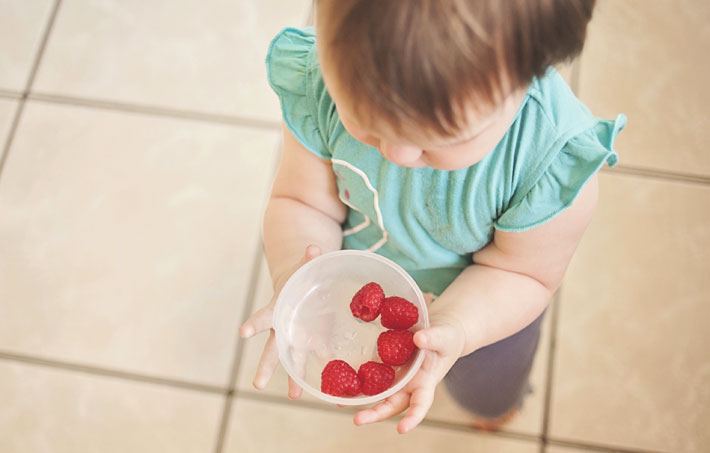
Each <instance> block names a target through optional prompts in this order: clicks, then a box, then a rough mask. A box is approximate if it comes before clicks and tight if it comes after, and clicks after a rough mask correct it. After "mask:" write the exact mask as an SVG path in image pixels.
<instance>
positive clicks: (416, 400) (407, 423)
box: [397, 387, 434, 434]
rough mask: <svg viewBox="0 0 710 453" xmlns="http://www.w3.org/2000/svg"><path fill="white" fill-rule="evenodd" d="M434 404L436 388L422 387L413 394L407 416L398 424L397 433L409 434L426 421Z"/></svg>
mask: <svg viewBox="0 0 710 453" xmlns="http://www.w3.org/2000/svg"><path fill="white" fill-rule="evenodd" d="M433 402H434V387H420V388H418V389H417V390H415V391H414V393H412V397H411V398H410V400H409V410H408V411H407V414H406V415H405V416H404V418H402V420H400V422H399V423H398V424H397V432H398V433H400V434H404V433H407V432H409V431H411V430H413V429H414V428H416V426H417V425H418V424H419V423H421V422H422V420H424V417H425V416H426V413H427V412H428V411H429V409H430V408H431V405H432V403H433Z"/></svg>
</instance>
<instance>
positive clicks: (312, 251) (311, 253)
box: [301, 244, 321, 264]
mask: <svg viewBox="0 0 710 453" xmlns="http://www.w3.org/2000/svg"><path fill="white" fill-rule="evenodd" d="M320 254H321V250H320V247H318V246H317V245H313V244H311V245H309V246H308V247H306V251H305V253H304V254H303V260H302V262H301V264H305V263H307V262H309V261H310V260H312V259H313V258H315V257H317V256H318V255H320Z"/></svg>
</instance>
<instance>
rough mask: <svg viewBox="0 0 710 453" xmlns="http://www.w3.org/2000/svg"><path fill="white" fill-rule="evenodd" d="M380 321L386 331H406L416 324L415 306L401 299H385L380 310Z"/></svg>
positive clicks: (416, 311)
mask: <svg viewBox="0 0 710 453" xmlns="http://www.w3.org/2000/svg"><path fill="white" fill-rule="evenodd" d="M380 315H381V318H380V321H382V325H383V326H384V327H387V328H388V329H396V330H406V329H409V328H410V327H412V326H413V325H414V324H416V323H417V320H418V319H419V310H418V309H417V306H416V305H414V304H413V303H411V302H410V301H408V300H407V299H405V298H403V297H397V296H393V297H387V298H385V300H384V301H383V302H382V307H381V308H380Z"/></svg>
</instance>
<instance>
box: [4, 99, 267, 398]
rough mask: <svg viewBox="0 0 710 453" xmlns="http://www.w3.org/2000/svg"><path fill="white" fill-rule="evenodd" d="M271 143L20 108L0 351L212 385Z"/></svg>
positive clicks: (235, 131)
mask: <svg viewBox="0 0 710 453" xmlns="http://www.w3.org/2000/svg"><path fill="white" fill-rule="evenodd" d="M278 139H279V137H278V133H277V132H276V131H273V132H272V131H263V130H253V129H245V128H236V127H228V126H216V125H209V124H206V123H200V122H192V121H184V120H175V119H166V118H157V117H151V116H143V115H134V114H125V113H115V112H107V111H100V110H93V109H88V108H83V107H67V106H57V105H52V104H44V103H39V102H30V103H28V105H27V106H26V110H25V112H24V114H23V119H22V122H21V124H20V126H19V129H18V132H17V135H16V137H15V141H14V143H13V147H12V149H11V151H10V155H9V158H8V160H7V162H6V166H5V169H4V172H3V175H2V183H1V184H0V212H3V213H4V214H3V215H2V216H0V300H2V301H3V303H2V304H0V349H5V350H10V351H13V352H17V353H23V354H37V355H41V356H47V357H51V358H54V359H61V360H68V361H76V362H80V363H88V364H92V365H96V366H105V367H111V368H116V369H121V370H126V371H131V372H138V373H147V374H151V375H158V376H164V377H171V378H179V379H186V380H190V381H196V382H202V383H207V384H214V385H226V380H227V376H228V373H229V367H230V363H231V360H232V354H233V349H234V343H235V337H236V329H237V324H238V321H239V316H240V314H241V311H242V308H241V307H242V306H243V305H242V304H243V303H244V300H243V299H244V297H245V295H246V288H247V285H248V283H249V278H250V275H251V270H252V269H251V267H252V263H253V255H254V253H255V252H256V247H257V246H258V241H257V237H258V231H259V223H260V217H261V210H262V209H263V203H264V199H265V195H266V190H267V187H268V180H269V179H270V177H271V171H272V168H273V158H274V154H275V152H274V151H275V149H276V145H277V143H278Z"/></svg>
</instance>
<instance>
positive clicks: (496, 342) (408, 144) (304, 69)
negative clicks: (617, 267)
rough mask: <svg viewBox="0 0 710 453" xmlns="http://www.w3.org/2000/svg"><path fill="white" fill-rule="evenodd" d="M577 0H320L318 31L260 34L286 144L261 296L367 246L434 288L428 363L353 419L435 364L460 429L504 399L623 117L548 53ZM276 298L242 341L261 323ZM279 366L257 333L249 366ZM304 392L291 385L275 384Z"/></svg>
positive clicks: (585, 5)
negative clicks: (597, 106) (256, 354)
mask: <svg viewBox="0 0 710 453" xmlns="http://www.w3.org/2000/svg"><path fill="white" fill-rule="evenodd" d="M593 6H594V0H411V1H398V0H320V1H318V2H317V5H316V29H315V31H314V30H313V29H310V28H304V29H297V28H288V29H285V30H283V31H282V32H281V33H279V34H278V35H277V36H276V37H275V38H274V40H273V42H272V43H271V47H270V48H269V52H268V56H267V70H268V78H269V83H270V84H271V86H272V88H273V89H274V91H275V92H276V94H277V95H278V97H279V99H280V102H281V107H282V111H283V122H284V127H283V152H282V155H281V161H280V165H279V168H278V172H277V176H276V179H275V181H274V184H273V188H272V192H271V198H270V201H269V204H268V208H267V210H266V213H265V216H264V248H265V253H266V258H267V261H268V265H269V270H270V274H271V277H272V280H273V285H274V292H275V294H276V295H278V293H279V291H280V289H281V287H282V286H283V284H284V282H285V281H286V280H287V279H288V278H289V276H290V275H291V274H292V273H293V272H294V271H295V270H296V269H298V268H299V266H301V265H302V264H303V263H305V262H306V261H308V260H309V259H312V258H313V257H314V256H317V255H318V254H320V253H324V252H329V251H334V250H339V249H341V248H347V249H361V250H369V251H372V252H375V253H378V254H381V255H383V256H385V257H387V258H390V259H392V260H394V261H395V262H397V263H398V264H400V265H401V266H402V267H403V268H404V269H406V270H407V271H408V272H409V273H410V274H411V276H412V277H413V278H414V279H415V280H416V282H417V283H418V285H419V286H420V287H421V288H422V290H423V291H425V292H428V293H431V294H433V295H434V297H435V298H436V300H435V301H434V302H433V303H432V304H431V306H430V316H431V326H430V327H429V328H427V329H424V330H421V331H419V332H417V333H416V334H415V336H414V342H415V344H416V345H417V346H418V347H419V348H420V349H423V350H425V354H426V355H425V361H424V363H423V365H422V367H421V369H420V370H419V372H418V374H417V375H416V376H415V377H414V379H413V380H412V381H411V382H410V383H409V384H408V385H407V386H406V387H405V388H404V389H403V390H401V391H399V392H398V393H396V394H394V395H392V396H391V397H389V398H387V399H386V400H384V401H382V402H380V403H379V404H377V405H375V406H374V407H372V408H368V409H363V410H361V411H359V412H358V413H357V414H356V415H355V418H354V422H355V424H357V425H360V424H365V423H373V422H378V421H381V420H384V419H386V418H389V417H392V416H395V415H398V414H400V413H402V412H405V411H406V412H405V414H404V416H403V417H402V419H401V420H400V421H399V424H398V425H397V430H398V431H399V432H400V433H404V432H407V431H410V430H411V429H413V428H414V427H415V426H417V424H419V423H420V422H421V421H422V419H423V418H424V417H425V415H426V412H427V411H428V410H429V408H430V407H431V404H432V401H433V398H434V391H435V388H436V386H437V385H438V384H439V383H440V382H441V381H442V380H443V381H444V383H445V385H446V386H447V388H448V391H449V393H450V394H451V395H452V397H453V398H454V399H455V400H456V401H457V402H458V403H459V404H460V405H461V406H463V407H464V408H466V409H467V410H469V411H470V412H471V413H472V414H473V415H474V417H475V419H476V422H475V424H476V426H478V427H481V428H485V429H497V428H498V427H499V426H500V425H501V424H502V423H504V422H506V421H507V420H509V419H510V418H511V416H512V415H513V414H515V412H516V411H517V410H518V409H519V408H520V406H521V404H522V401H523V399H524V397H525V396H526V394H527V393H529V389H528V375H529V372H530V368H531V365H532V362H533V358H534V355H535V350H536V348H537V344H538V338H539V333H540V322H541V320H542V317H543V316H544V312H545V309H546V307H547V305H548V302H549V300H550V298H551V296H552V294H553V293H554V292H555V291H556V289H557V288H558V287H559V285H560V282H561V280H562V278H563V275H564V273H565V270H566V268H567V265H568V263H569V261H570V259H571V258H572V255H573V253H574V251H575V248H576V247H577V244H578V243H579V241H580V238H581V237H582V234H583V233H584V230H585V229H586V227H587V225H588V224H589V222H590V219H591V217H592V212H593V211H594V208H595V205H596V202H597V177H596V173H597V172H598V170H599V169H600V167H602V166H603V165H604V164H605V163H606V164H609V165H614V164H616V161H617V155H616V153H615V152H614V150H613V149H612V143H613V141H614V139H615V137H616V135H617V134H618V133H619V131H620V130H621V129H622V128H623V126H624V123H625V118H624V117H623V116H621V115H620V116H619V117H618V118H617V119H616V120H615V121H606V120H600V119H597V118H595V117H594V116H593V115H592V114H591V113H590V112H589V110H588V109H587V108H586V107H585V106H584V105H583V104H582V103H580V101H579V100H578V99H577V98H576V97H575V96H574V94H572V92H571V91H570V89H569V88H568V86H567V84H566V83H565V82H564V80H563V79H562V78H561V77H560V75H559V74H558V73H557V72H556V71H555V70H554V69H553V67H552V66H553V65H555V64H556V63H559V62H562V61H565V60H569V59H571V58H573V57H574V56H575V55H577V54H578V53H579V52H580V51H581V49H582V46H583V43H584V39H585V36H586V28H587V23H588V22H589V20H590V18H591V15H592V9H593ZM272 312H273V301H272V303H271V304H269V305H267V306H265V307H263V308H262V309H261V310H260V311H258V312H257V313H255V314H254V315H253V316H252V317H251V318H250V319H249V320H247V321H246V322H245V323H244V325H243V326H242V327H241V330H240V334H241V336H242V337H245V338H247V337H251V336H252V335H254V334H256V333H258V332H261V331H265V330H269V329H271V327H272V325H271V316H272ZM277 365H278V357H277V353H276V345H275V341H274V331H273V330H271V335H270V337H269V339H268V340H267V343H266V345H265V348H264V352H263V354H262V357H261V361H260V363H259V366H258V370H257V372H256V376H255V378H254V386H255V387H256V388H257V389H261V388H263V387H264V386H265V385H266V383H267V382H268V380H269V378H270V377H271V375H272V373H273V371H274V369H275V367H276V366H277ZM300 394H301V389H300V388H299V387H298V386H297V385H296V384H295V383H294V382H293V381H289V397H291V398H298V397H299V396H300Z"/></svg>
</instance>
